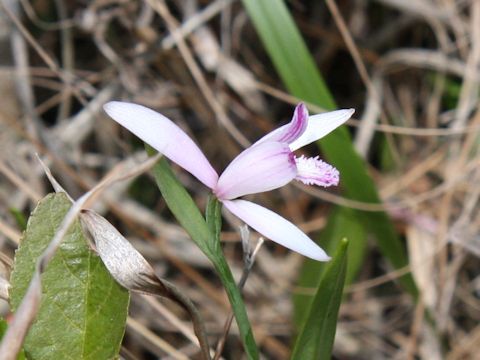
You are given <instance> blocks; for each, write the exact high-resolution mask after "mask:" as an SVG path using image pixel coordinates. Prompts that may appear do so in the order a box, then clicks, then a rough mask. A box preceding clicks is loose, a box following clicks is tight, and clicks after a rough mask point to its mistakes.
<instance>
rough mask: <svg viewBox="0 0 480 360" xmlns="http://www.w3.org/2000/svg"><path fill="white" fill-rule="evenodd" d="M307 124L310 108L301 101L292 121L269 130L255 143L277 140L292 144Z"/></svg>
mask: <svg viewBox="0 0 480 360" xmlns="http://www.w3.org/2000/svg"><path fill="white" fill-rule="evenodd" d="M307 124H308V109H307V107H306V106H305V104H304V103H300V104H298V105H297V107H296V108H295V112H294V113H293V117H292V121H290V123H288V124H286V125H283V126H281V127H279V128H278V129H276V130H273V131H271V132H269V133H268V134H267V135H265V136H264V137H262V138H261V139H260V140H258V141H257V142H256V143H255V144H254V145H258V144H261V143H263V142H266V141H277V142H283V143H287V144H290V143H291V142H293V141H294V140H295V139H297V138H299V137H300V135H302V134H303V133H304V132H305V129H306V128H307Z"/></svg>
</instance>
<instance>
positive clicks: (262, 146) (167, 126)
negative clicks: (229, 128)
mask: <svg viewBox="0 0 480 360" xmlns="http://www.w3.org/2000/svg"><path fill="white" fill-rule="evenodd" d="M104 109H105V111H106V112H107V114H108V115H110V116H111V117H112V118H113V119H114V120H115V121H117V122H118V123H119V124H120V125H122V126H124V127H125V128H127V129H128V130H130V131H131V132H132V133H134V134H135V135H137V136H138V137H139V138H140V139H142V140H143V141H144V142H146V143H147V144H149V145H150V146H152V147H153V148H155V149H156V150H157V151H159V152H160V153H162V154H164V155H165V156H166V157H167V158H169V159H170V160H171V161H173V162H175V163H176V164H177V165H179V166H181V167H183V168H184V169H185V170H187V171H188V172H190V173H191V174H192V175H193V176H195V177H196V178H197V179H198V180H200V181H201V182H202V183H203V184H205V185H206V186H208V187H209V188H210V189H211V190H212V191H213V193H214V194H215V195H216V196H217V198H218V199H219V200H220V201H221V202H223V204H224V205H225V207H226V208H227V209H228V210H229V211H230V212H232V213H233V214H235V215H236V216H237V217H239V218H240V219H241V220H243V221H244V222H245V223H246V224H247V225H250V226H251V227H252V228H254V229H255V230H257V231H258V232H259V233H260V234H262V235H263V236H265V237H267V238H269V239H271V240H273V241H275V242H277V243H278V244H280V245H283V246H285V247H287V248H289V249H291V250H293V251H296V252H298V253H300V254H302V255H305V256H307V257H310V258H312V259H315V260H319V261H327V260H328V259H329V257H328V256H327V255H326V254H325V252H324V251H323V250H322V249H321V248H320V247H319V246H318V245H317V244H316V243H315V242H314V241H313V240H311V239H310V238H309V237H308V236H307V235H306V234H304V233H303V232H302V231H301V230H300V229H299V228H297V227H296V226H295V225H293V224H292V223H291V222H289V221H288V220H286V219H284V218H282V217H281V216H280V215H278V214H276V213H274V212H273V211H271V210H268V209H266V208H264V207H262V206H260V205H257V204H254V203H251V202H248V201H245V200H235V199H236V198H238V197H241V196H244V195H248V194H256V193H260V192H265V191H269V190H273V189H277V188H279V187H282V186H284V185H286V184H288V183H289V182H290V181H292V180H293V179H295V180H298V181H301V182H303V183H304V184H307V185H317V186H324V187H328V186H334V185H337V184H338V182H339V172H338V170H337V169H335V168H334V167H333V166H331V165H329V164H327V163H325V162H324V161H322V160H320V159H319V158H318V157H313V158H306V157H305V156H300V157H295V155H294V154H293V151H295V150H297V149H299V148H301V147H303V146H305V145H307V144H310V143H312V142H314V141H316V140H318V139H320V138H321V137H323V136H325V135H327V134H328V133H330V132H331V131H333V130H335V129H336V128H337V127H339V126H340V125H342V124H343V123H344V122H346V121H347V120H348V119H349V118H350V117H351V116H352V114H353V112H354V110H353V109H347V110H337V111H332V112H328V113H324V114H319V115H314V116H310V117H309V115H308V110H307V108H306V107H305V105H304V104H303V103H300V104H299V105H298V106H297V107H296V108H295V112H294V115H293V118H292V121H291V122H290V123H289V124H287V125H284V126H282V127H280V128H278V129H276V130H274V131H272V132H270V133H269V134H267V135H265V136H264V137H263V138H261V139H260V140H258V141H257V142H256V143H254V144H253V145H252V146H250V147H249V148H247V149H245V150H244V151H243V152H241V153H240V154H239V155H238V156H237V157H236V158H235V159H234V160H233V161H232V162H231V163H230V165H228V166H227V168H226V169H225V171H224V172H223V173H222V174H221V175H220V177H219V176H218V174H217V172H216V171H215V170H214V169H213V167H212V165H211V164H210V163H209V161H208V160H207V158H206V157H205V155H204V154H203V153H202V151H201V150H200V149H199V148H198V146H197V145H196V144H195V142H194V141H193V140H192V139H191V138H190V137H189V136H188V135H187V134H186V133H185V132H184V131H183V130H182V129H180V128H179V127H178V126H177V125H175V124H174V123H173V122H172V121H171V120H169V119H168V118H166V117H165V116H163V115H161V114H159V113H157V112H155V111H153V110H151V109H148V108H146V107H144V106H141V105H137V104H130V103H124V102H117V101H113V102H109V103H107V104H106V105H105V106H104Z"/></svg>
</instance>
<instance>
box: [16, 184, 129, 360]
mask: <svg viewBox="0 0 480 360" xmlns="http://www.w3.org/2000/svg"><path fill="white" fill-rule="evenodd" d="M70 206H71V203H70V202H69V201H68V199H67V197H66V196H65V194H61V193H60V194H50V195H47V196H46V197H45V198H44V199H42V200H41V201H40V202H39V204H38V205H37V207H36V208H35V210H34V212H33V213H32V215H31V216H30V218H29V220H28V224H27V229H26V231H25V234H24V236H23V238H22V241H21V243H20V247H19V249H18V250H17V252H16V254H15V261H14V267H13V272H12V275H11V278H10V281H11V286H12V287H11V291H10V294H11V305H12V307H13V310H16V308H17V307H18V306H19V304H20V302H21V301H22V298H23V296H24V294H25V292H26V290H27V288H28V285H29V283H30V279H31V278H32V275H33V272H34V269H35V263H36V261H37V259H38V257H39V256H40V255H41V254H42V252H43V251H44V250H45V248H46V247H47V245H48V244H49V243H50V241H51V240H52V238H53V236H54V234H55V232H56V231H57V229H58V227H59V226H60V223H61V222H62V220H63V218H64V216H65V214H66V213H67V211H68V210H69V208H70ZM128 302H129V294H128V291H127V290H125V289H124V288H122V287H121V286H120V285H118V284H117V283H116V282H115V280H113V278H112V277H111V276H110V274H109V273H108V271H107V270H106V269H105V267H104V265H103V263H102V262H101V260H100V258H99V257H98V256H96V255H95V254H94V253H93V252H92V251H91V250H90V249H89V248H88V245H87V240H86V239H85V237H84V235H83V232H82V229H81V227H80V224H79V222H78V221H75V223H74V224H73V225H72V226H71V228H70V229H69V231H68V233H67V235H66V236H65V238H64V239H63V242H62V244H61V245H60V248H59V249H58V250H57V252H56V254H55V256H54V257H53V258H52V260H51V261H50V263H49V264H48V266H47V268H46V269H45V272H44V273H43V274H42V301H41V305H40V310H39V312H38V315H37V318H36V320H35V322H34V323H33V325H32V327H31V328H30V331H29V333H28V335H27V337H26V340H25V343H24V349H25V351H26V353H27V355H28V357H29V358H30V359H35V360H37V359H92V360H96V359H111V358H115V357H117V356H118V353H119V349H120V344H121V341H122V338H123V334H124V331H125V323H126V317H127V310H128Z"/></svg>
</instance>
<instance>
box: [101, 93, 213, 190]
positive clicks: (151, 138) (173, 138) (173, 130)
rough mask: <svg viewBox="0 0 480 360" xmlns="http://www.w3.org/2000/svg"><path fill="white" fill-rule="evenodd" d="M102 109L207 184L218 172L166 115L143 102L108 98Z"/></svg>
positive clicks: (210, 185) (210, 182)
mask: <svg viewBox="0 0 480 360" xmlns="http://www.w3.org/2000/svg"><path fill="white" fill-rule="evenodd" d="M103 108H104V110H105V112H106V113H107V114H108V115H110V117H111V118H112V119H113V120H115V121H116V122H118V123H119V124H120V125H122V126H123V127H125V128H127V129H128V130H130V131H131V132H132V133H134V134H135V135H136V136H138V137H139V138H140V139H141V140H143V141H144V142H146V143H147V144H149V145H150V146H152V147H153V148H154V149H155V150H157V151H158V152H160V153H162V154H163V155H165V156H166V157H167V158H169V159H170V160H172V161H173V162H174V163H177V164H178V165H180V166H181V167H182V168H184V169H185V170H187V171H188V172H190V173H191V174H192V175H193V176H195V177H196V178H197V179H198V180H200V181H201V182H202V183H204V184H205V185H207V186H208V187H209V188H211V189H212V188H214V187H215V185H216V183H217V180H218V175H217V173H216V171H215V170H214V169H213V167H212V165H210V163H209V162H208V160H207V158H206V157H205V155H204V154H203V153H202V151H201V150H200V149H199V148H198V146H197V145H196V144H195V143H194V142H193V140H192V139H191V138H190V137H189V136H188V135H187V134H186V133H185V132H184V131H183V130H182V129H180V128H179V127H178V126H177V125H175V124H174V123H173V122H172V121H170V120H169V119H168V118H167V117H165V116H163V115H162V114H159V113H157V112H156V111H153V110H151V109H149V108H147V107H145V106H142V105H137V104H131V103H126V102H119V101H111V102H109V103H107V104H105V105H104V106H103Z"/></svg>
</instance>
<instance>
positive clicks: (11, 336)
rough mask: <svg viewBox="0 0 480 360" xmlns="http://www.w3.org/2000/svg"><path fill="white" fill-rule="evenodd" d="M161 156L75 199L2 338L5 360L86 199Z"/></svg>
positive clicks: (24, 327)
mask: <svg viewBox="0 0 480 360" xmlns="http://www.w3.org/2000/svg"><path fill="white" fill-rule="evenodd" d="M159 158H160V155H156V156H154V157H152V158H150V159H148V160H147V161H145V162H144V163H142V164H141V165H139V166H137V167H136V168H135V169H133V170H131V171H130V172H127V173H126V174H123V175H118V174H108V175H107V176H106V177H105V178H104V179H103V180H102V181H101V182H99V183H98V184H97V185H96V186H95V187H94V188H92V189H91V190H90V191H89V192H87V193H85V194H84V195H83V196H82V197H80V198H79V199H78V200H77V201H75V202H74V203H73V205H72V207H71V208H70V210H69V211H68V212H67V214H66V215H65V218H64V219H63V221H62V224H61V225H60V227H59V229H58V230H57V232H56V233H55V236H54V237H53V239H52V241H51V242H50V244H49V245H48V247H47V248H46V249H45V251H44V252H43V254H42V256H41V257H40V258H39V259H38V261H37V264H36V269H35V272H34V274H33V277H32V280H31V281H30V285H29V287H28V289H27V292H26V293H25V296H24V298H23V300H22V302H21V303H20V305H19V307H18V309H17V312H16V313H15V318H14V320H13V321H12V323H11V324H10V326H9V327H8V330H7V332H6V333H5V336H4V337H3V339H2V342H1V344H0V354H2V357H3V359H5V360H14V359H16V357H17V354H18V353H19V351H20V348H21V346H22V343H23V340H24V338H25V335H26V334H27V332H28V329H29V328H30V325H31V324H32V322H33V320H34V319H35V316H36V314H37V311H38V308H39V306H40V301H41V277H40V275H41V273H42V272H43V270H44V269H45V268H46V266H47V265H48V263H49V262H50V260H51V258H52V257H53V255H54V254H55V252H56V250H57V249H58V247H59V246H60V243H61V242H62V240H63V237H64V236H65V234H66V233H67V231H68V229H69V227H70V225H72V223H73V222H74V221H75V219H76V218H77V217H78V215H79V213H80V211H81V210H82V208H83V207H85V206H86V205H87V202H88V201H89V200H90V199H91V197H92V196H93V195H95V194H97V193H100V192H101V191H102V190H104V189H105V188H106V187H108V186H109V185H111V184H113V183H114V182H117V181H121V180H124V179H128V178H130V177H133V176H138V175H140V174H142V173H144V172H145V171H147V170H148V169H150V168H151V167H152V166H153V165H155V163H156V162H157V161H158V159H159Z"/></svg>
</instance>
